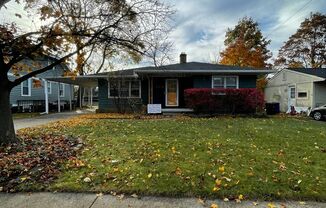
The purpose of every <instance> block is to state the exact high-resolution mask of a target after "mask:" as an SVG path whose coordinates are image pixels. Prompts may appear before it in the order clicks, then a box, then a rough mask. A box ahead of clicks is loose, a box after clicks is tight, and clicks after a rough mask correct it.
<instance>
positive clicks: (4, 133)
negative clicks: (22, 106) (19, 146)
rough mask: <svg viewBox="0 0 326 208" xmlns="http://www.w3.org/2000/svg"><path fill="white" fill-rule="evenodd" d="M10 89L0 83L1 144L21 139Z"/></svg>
mask: <svg viewBox="0 0 326 208" xmlns="http://www.w3.org/2000/svg"><path fill="white" fill-rule="evenodd" d="M10 91H11V89H10V88H8V87H7V86H4V85H1V84H0V145H1V144H9V143H16V142H18V141H19V140H18V139H17V137H16V134H15V128H14V122H13V120H12V114H11V108H10Z"/></svg>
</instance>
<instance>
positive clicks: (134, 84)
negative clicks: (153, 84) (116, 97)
mask: <svg viewBox="0 0 326 208" xmlns="http://www.w3.org/2000/svg"><path fill="white" fill-rule="evenodd" d="M139 94H140V85H139V81H131V97H139Z"/></svg>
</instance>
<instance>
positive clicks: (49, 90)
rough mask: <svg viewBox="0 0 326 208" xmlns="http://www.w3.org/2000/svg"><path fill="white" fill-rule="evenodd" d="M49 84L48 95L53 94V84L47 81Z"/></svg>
mask: <svg viewBox="0 0 326 208" xmlns="http://www.w3.org/2000/svg"><path fill="white" fill-rule="evenodd" d="M47 84H48V94H51V93H52V86H51V82H49V81H47Z"/></svg>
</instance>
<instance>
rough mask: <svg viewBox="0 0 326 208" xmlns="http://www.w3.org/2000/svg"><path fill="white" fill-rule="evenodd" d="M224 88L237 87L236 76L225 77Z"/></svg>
mask: <svg viewBox="0 0 326 208" xmlns="http://www.w3.org/2000/svg"><path fill="white" fill-rule="evenodd" d="M225 79H226V88H237V77H226V78H225Z"/></svg>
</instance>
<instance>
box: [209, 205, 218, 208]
mask: <svg viewBox="0 0 326 208" xmlns="http://www.w3.org/2000/svg"><path fill="white" fill-rule="evenodd" d="M210 208H218V205H217V204H211V206H210Z"/></svg>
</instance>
